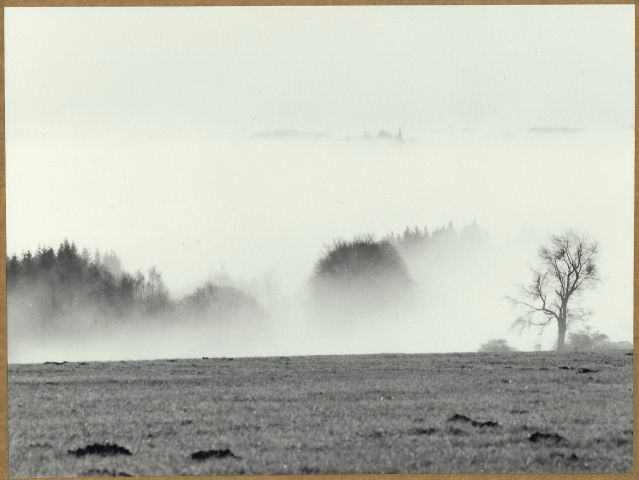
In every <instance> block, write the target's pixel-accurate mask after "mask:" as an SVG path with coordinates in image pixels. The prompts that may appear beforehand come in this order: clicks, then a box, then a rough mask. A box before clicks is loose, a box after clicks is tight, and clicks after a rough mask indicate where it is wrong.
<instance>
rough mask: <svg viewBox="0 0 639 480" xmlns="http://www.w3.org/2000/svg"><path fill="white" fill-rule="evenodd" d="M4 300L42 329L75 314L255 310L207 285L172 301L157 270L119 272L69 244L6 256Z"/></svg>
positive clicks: (103, 257)
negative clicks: (241, 308) (240, 307)
mask: <svg viewBox="0 0 639 480" xmlns="http://www.w3.org/2000/svg"><path fill="white" fill-rule="evenodd" d="M7 295H8V299H9V309H10V312H11V311H12V310H13V311H14V312H15V311H17V310H20V312H21V313H22V314H26V315H27V316H28V317H29V319H30V320H32V321H36V322H40V324H41V325H42V326H47V325H51V326H53V325H57V324H59V323H60V321H64V320H65V319H69V318H71V317H77V316H78V313H81V314H83V315H84V316H86V317H91V318H93V319H94V318H95V317H97V316H104V317H107V318H110V319H111V318H125V317H130V316H134V315H135V316H148V317H150V316H158V315H163V314H166V313H168V312H170V311H173V310H176V309H178V310H181V311H182V312H184V311H187V312H193V313H199V314H204V313H211V312H213V311H215V312H220V311H229V310H233V309H238V308H239V305H242V306H243V307H244V306H249V307H254V306H255V307H256V305H257V303H256V302H255V301H254V300H253V299H252V298H251V297H249V296H247V295H245V294H243V293H242V292H240V291H238V290H236V289H234V288H233V287H217V286H214V285H211V284H210V283H207V284H205V285H204V286H203V287H201V288H199V289H197V290H196V291H195V292H193V293H192V294H190V295H187V296H185V297H184V298H182V299H178V300H174V299H172V298H171V296H170V294H169V291H168V289H167V287H166V286H165V284H164V281H163V279H162V275H161V274H160V272H158V271H157V269H155V267H152V268H150V269H149V270H148V272H147V273H146V274H143V273H142V272H139V271H138V272H136V273H135V274H130V273H128V272H125V271H123V270H122V267H121V262H120V260H119V258H118V257H117V255H115V254H114V253H113V252H108V253H104V254H100V252H99V251H96V253H95V254H94V255H93V256H91V255H90V254H89V253H88V251H87V250H83V251H82V252H79V251H78V248H77V247H76V245H75V244H74V243H72V242H69V241H67V240H65V241H64V242H63V243H62V244H60V246H59V247H58V248H57V249H53V248H51V247H41V248H38V250H36V251H35V252H31V251H27V252H25V253H23V254H22V255H20V256H18V255H15V254H14V255H11V256H10V257H8V258H7ZM88 320H90V318H87V321H88Z"/></svg>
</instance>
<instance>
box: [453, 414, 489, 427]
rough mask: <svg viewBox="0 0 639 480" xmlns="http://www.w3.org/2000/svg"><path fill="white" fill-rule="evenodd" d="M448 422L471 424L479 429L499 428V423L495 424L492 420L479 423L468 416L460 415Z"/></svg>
mask: <svg viewBox="0 0 639 480" xmlns="http://www.w3.org/2000/svg"><path fill="white" fill-rule="evenodd" d="M447 421H449V422H463V423H470V424H471V425H472V426H473V427H479V428H485V427H498V426H499V423H497V422H493V421H492V420H488V421H486V422H478V421H477V420H473V419H472V418H469V417H467V416H466V415H460V414H458V413H456V414H455V415H453V416H452V417H450V418H449V419H448V420H447Z"/></svg>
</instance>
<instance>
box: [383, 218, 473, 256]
mask: <svg viewBox="0 0 639 480" xmlns="http://www.w3.org/2000/svg"><path fill="white" fill-rule="evenodd" d="M384 240H386V241H388V242H389V243H391V244H393V245H395V246H396V247H397V248H398V249H399V250H400V251H401V252H402V253H404V254H407V253H408V254H410V253H415V252H417V253H419V252H420V251H423V250H425V249H427V248H429V247H432V246H441V245H445V246H447V247H450V246H453V244H457V243H459V244H462V245H468V244H473V245H474V246H479V245H482V244H484V243H485V241H486V235H485V233H484V231H483V230H482V228H481V227H480V226H479V225H478V224H477V222H472V223H470V224H469V225H466V226H464V227H463V228H462V229H461V230H460V231H459V232H458V231H457V230H456V229H455V227H454V226H453V223H452V222H448V224H447V225H445V226H441V227H438V228H435V229H433V230H432V231H430V230H429V229H428V227H426V226H424V227H421V228H420V227H418V226H415V227H414V228H412V229H411V228H409V227H406V228H405V229H404V231H403V232H402V233H401V234H400V233H395V232H391V233H389V234H388V235H386V236H385V237H384Z"/></svg>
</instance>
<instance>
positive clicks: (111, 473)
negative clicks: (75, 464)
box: [82, 468, 133, 477]
mask: <svg viewBox="0 0 639 480" xmlns="http://www.w3.org/2000/svg"><path fill="white" fill-rule="evenodd" d="M82 476H85V477H132V476H133V475H131V474H129V473H126V472H116V471H115V470H96V469H93V468H92V469H91V470H88V471H86V472H85V473H83V474H82Z"/></svg>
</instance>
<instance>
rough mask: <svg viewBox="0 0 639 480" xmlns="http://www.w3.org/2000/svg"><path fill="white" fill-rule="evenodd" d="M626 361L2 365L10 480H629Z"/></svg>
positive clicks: (332, 359)
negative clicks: (355, 477) (325, 476)
mask: <svg viewBox="0 0 639 480" xmlns="http://www.w3.org/2000/svg"><path fill="white" fill-rule="evenodd" d="M632 358H633V357H632V356H631V355H630V354H629V353H624V352H619V353H610V354H566V355H558V354H553V353H523V354H474V353H464V354H432V355H356V356H327V357H290V358H286V357H282V358H245V359H198V360H163V361H136V362H110V363H65V364H44V365H42V364H41V365H10V366H9V447H10V473H11V475H12V476H44V475H48V476H75V475H87V476H94V475H118V474H129V475H200V474H201V475H204V474H226V475H234V474H242V473H247V474H249V473H272V474H275V473H307V474H312V473H360V472H361V473H428V472H630V471H631V470H632V430H633V426H632ZM455 415H457V417H455ZM462 416H463V417H462ZM465 417H468V418H465ZM452 418H456V419H452ZM491 422H496V423H497V425H494V424H493V423H491ZM543 434H550V435H548V436H545V435H543ZM94 444H98V445H97V446H94V447H93V449H92V448H86V447H90V446H91V445H94ZM107 444H110V445H111V447H108V446H107ZM113 445H117V446H119V447H122V448H116V447H114V446H113ZM101 449H102V452H101V453H112V455H98V454H95V452H94V451H93V450H95V451H97V452H98V453H100V450H101ZM109 449H111V450H112V451H110V452H109V451H106V452H105V450H109ZM209 450H210V452H209ZM198 452H200V453H198ZM192 454H196V455H195V458H192Z"/></svg>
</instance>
